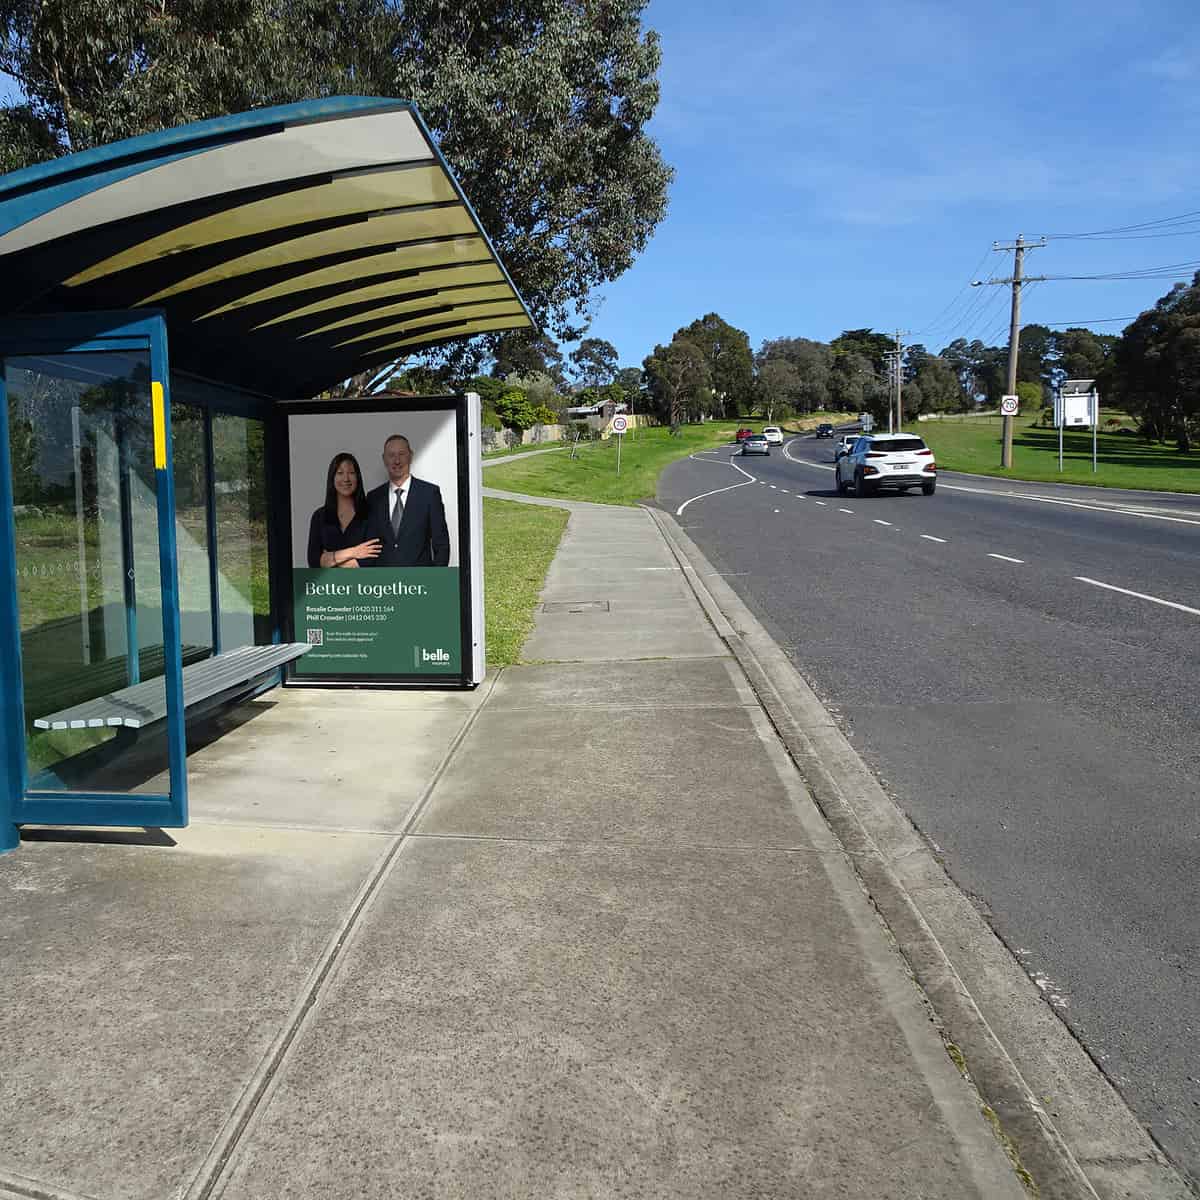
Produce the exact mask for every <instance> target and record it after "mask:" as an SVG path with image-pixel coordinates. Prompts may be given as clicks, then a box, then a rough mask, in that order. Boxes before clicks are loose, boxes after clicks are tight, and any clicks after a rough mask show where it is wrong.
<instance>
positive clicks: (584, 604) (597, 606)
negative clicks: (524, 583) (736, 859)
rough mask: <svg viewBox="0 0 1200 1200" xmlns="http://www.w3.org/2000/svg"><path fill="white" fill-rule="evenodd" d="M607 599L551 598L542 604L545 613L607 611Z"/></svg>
mask: <svg viewBox="0 0 1200 1200" xmlns="http://www.w3.org/2000/svg"><path fill="white" fill-rule="evenodd" d="M608 611H609V608H608V601H607V600H551V601H547V602H546V603H545V604H543V605H542V612H547V613H586V612H608Z"/></svg>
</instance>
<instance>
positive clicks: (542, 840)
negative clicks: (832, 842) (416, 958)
mask: <svg viewBox="0 0 1200 1200" xmlns="http://www.w3.org/2000/svg"><path fill="white" fill-rule="evenodd" d="M754 707H755V708H758V709H760V710H761V707H762V706H761V705H759V704H755V706H754ZM408 836H409V838H410V839H411V840H412V841H423V842H437V841H444V842H495V843H499V844H501V845H504V844H507V843H511V844H512V845H514V846H587V847H591V848H594V849H600V850H603V849H605V848H606V847H610V846H611V847H614V848H615V849H619V850H655V849H659V850H661V849H666V850H667V851H669V852H671V853H675V852H677V851H679V850H711V851H713V852H714V853H720V854H727V853H728V852H729V851H731V850H732V851H737V852H741V853H745V854H803V855H814V856H816V857H818V858H820V857H827V856H829V855H834V856H836V857H838V858H841V857H843V851H842V849H841V847H840V846H824V847H822V846H777V845H772V844H770V843H768V842H670V843H664V842H663V840H662V838H661V837H659V836H657V835H655V837H654V838H652V839H648V840H646V841H637V840H629V839H624V838H572V837H516V836H513V835H512V834H498V833H445V832H442V833H412V834H409V835H408Z"/></svg>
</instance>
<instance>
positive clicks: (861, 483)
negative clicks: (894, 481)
mask: <svg viewBox="0 0 1200 1200" xmlns="http://www.w3.org/2000/svg"><path fill="white" fill-rule="evenodd" d="M854 494H855V495H856V496H857V497H858V498H859V499H860V500H865V499H866V498H867V497H868V496H869V495H870V494H871V485H870V484H869V483H868V482H867V481H866V480H865V479H864V478H863V476H862V472H861V471H855V473H854Z"/></svg>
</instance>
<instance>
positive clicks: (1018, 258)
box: [971, 233, 1046, 470]
mask: <svg viewBox="0 0 1200 1200" xmlns="http://www.w3.org/2000/svg"><path fill="white" fill-rule="evenodd" d="M1045 244H1046V239H1045V238H1042V239H1041V240H1040V241H1037V242H1027V241H1025V237H1024V235H1023V234H1020V233H1018V234H1017V240H1016V241H1015V242H1014V243H1013V244H1012V245H1011V246H1002V245H1000V243H999V242H994V243H993V244H992V249H993V250H998V251H1001V252H1003V253H1007V252H1008V251H1009V250H1012V251H1013V252H1014V257H1013V273H1012V278H1011V279H988V280H982V279H977V280H975V281H974V282H973V283H972V284H971V286H972V287H979V286H980V285H981V284H983V283H989V284H991V283H1000V284H1009V283H1011V284H1012V320H1011V321H1010V323H1009V327H1008V385H1007V393H1006V394H1007V395H1009V396H1014V395H1016V392H1017V358H1018V356H1019V354H1020V351H1021V285H1022V284H1023V283H1033V282H1034V281H1035V279H1042V278H1043V276H1041V275H1039V276H1036V277H1034V278H1030V279H1026V278H1025V251H1026V250H1038V249H1040V248H1041V247H1042V246H1044V245H1045ZM1012 431H1013V419H1012V417H1009V416H1006V417H1005V418H1004V434H1003V441H1002V443H1001V450H1000V465H1001V466H1002V467H1003V468H1005V470H1008V469H1010V468H1011V467H1012V436H1013V433H1012Z"/></svg>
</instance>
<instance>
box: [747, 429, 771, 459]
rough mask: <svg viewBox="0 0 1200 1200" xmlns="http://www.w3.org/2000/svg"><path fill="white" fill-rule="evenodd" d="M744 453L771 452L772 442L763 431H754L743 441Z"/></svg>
mask: <svg viewBox="0 0 1200 1200" xmlns="http://www.w3.org/2000/svg"><path fill="white" fill-rule="evenodd" d="M742 453H743V454H770V453H771V443H770V442H768V441H767V439H766V438H765V437H764V436H763V435H762V434H761V433H752V434H751V435H750V436H749V437H748V438H746V440H745V441H744V442H743V443H742Z"/></svg>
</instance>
